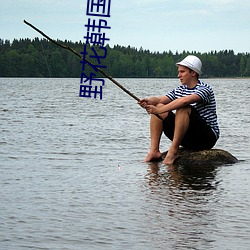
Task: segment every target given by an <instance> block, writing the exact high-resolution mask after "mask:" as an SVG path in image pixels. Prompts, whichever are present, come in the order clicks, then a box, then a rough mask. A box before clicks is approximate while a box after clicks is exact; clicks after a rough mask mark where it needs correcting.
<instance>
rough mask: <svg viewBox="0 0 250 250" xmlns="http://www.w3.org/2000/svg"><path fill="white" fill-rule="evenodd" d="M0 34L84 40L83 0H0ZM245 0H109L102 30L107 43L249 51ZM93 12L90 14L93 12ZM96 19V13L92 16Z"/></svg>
mask: <svg viewBox="0 0 250 250" xmlns="http://www.w3.org/2000/svg"><path fill="white" fill-rule="evenodd" d="M0 4H1V5H0V38H2V39H9V40H12V39H14V38H17V39H19V38H34V37H41V35H39V34H38V33H36V32H35V31H34V30H32V29H31V28H30V27H28V26H27V25H25V24H24V23H23V19H25V20H27V21H28V22H30V23H32V24H33V25H34V26H36V27H38V28H39V29H41V30H42V31H43V32H44V33H46V34H48V35H49V36H51V37H52V38H55V39H60V40H65V39H67V40H71V41H73V42H75V41H79V40H81V41H84V40H85V39H83V37H84V36H85V35H86V34H87V30H86V27H84V25H85V24H86V23H87V19H88V16H86V6H87V0H0ZM249 13H250V1H249V0H237V1H234V0H183V1H176V0H111V17H109V18H106V20H107V21H108V25H109V26H110V27H111V29H110V30H105V34H106V37H108V38H110V42H109V44H110V45H111V46H113V45H116V44H119V45H123V46H128V45H130V46H132V47H136V48H138V49H139V48H140V47H142V48H143V49H149V50H150V51H152V52H154V51H159V52H163V51H169V50H171V51H172V52H174V53H175V52H176V51H179V52H182V51H183V50H186V51H187V50H188V51H194V50H195V51H199V52H210V51H212V50H213V51H214V50H217V51H218V50H225V49H232V50H234V51H235V52H236V53H238V52H250V42H249V41H250V14H249ZM92 18H93V17H92ZM96 19H97V20H98V19H99V18H98V17H96Z"/></svg>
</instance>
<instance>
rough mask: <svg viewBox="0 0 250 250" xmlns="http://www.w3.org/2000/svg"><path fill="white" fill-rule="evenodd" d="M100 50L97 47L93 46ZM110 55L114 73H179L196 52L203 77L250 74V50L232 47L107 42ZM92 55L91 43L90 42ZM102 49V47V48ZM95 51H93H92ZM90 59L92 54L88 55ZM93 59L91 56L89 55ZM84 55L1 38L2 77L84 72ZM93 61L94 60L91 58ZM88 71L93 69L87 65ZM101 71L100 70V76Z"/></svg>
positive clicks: (45, 42)
mask: <svg viewBox="0 0 250 250" xmlns="http://www.w3.org/2000/svg"><path fill="white" fill-rule="evenodd" d="M58 42H60V43H63V44H64V45H67V46H69V47H71V48H73V49H75V50H76V51H78V52H82V51H83V50H84V44H83V43H82V42H81V41H80V42H72V41H67V40H65V41H64V42H62V41H58ZM94 48H95V49H96V51H98V47H94ZM105 48H106V52H107V56H106V58H105V59H103V60H102V63H103V65H105V66H106V68H105V69H104V71H105V72H107V73H108V74H109V75H112V76H113V77H117V78H119V77H166V78H167V77H176V76H177V68H176V66H175V63H176V62H178V61H180V60H182V59H183V58H184V57H185V56H187V55H189V54H193V55H196V56H198V57H199V58H200V59H201V60H202V63H203V77H249V76H250V53H238V54H235V53H234V51H233V50H223V51H211V52H207V53H199V52H196V51H191V52H190V51H183V52H178V51H176V52H175V53H173V52H172V51H166V52H163V53H159V52H150V51H149V50H144V49H143V48H140V49H137V48H134V47H130V46H128V47H124V46H120V45H116V46H114V47H113V48H111V47H110V46H109V45H106V46H105ZM87 51H88V53H89V55H90V54H91V47H90V46H87ZM99 51H100V49H99ZM92 54H93V52H92ZM88 59H89V58H88ZM90 59H91V58H90ZM80 61H81V59H80V58H78V57H76V56H75V55H74V54H73V53H71V52H69V51H67V50H64V49H62V48H59V47H57V46H56V45H54V44H53V43H51V42H49V41H48V40H46V39H39V38H35V39H32V40H31V39H29V38H26V39H19V40H17V39H14V40H13V41H12V42H10V40H3V39H0V77H65V78H66V77H69V78H70V77H76V78H79V77H80V76H81V72H82V66H83V65H82V64H80ZM90 61H91V60H90ZM84 72H85V74H86V75H87V74H89V72H93V69H91V67H87V66H85V69H84ZM99 76H100V75H98V74H97V77H99Z"/></svg>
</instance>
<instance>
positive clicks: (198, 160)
mask: <svg viewBox="0 0 250 250" xmlns="http://www.w3.org/2000/svg"><path fill="white" fill-rule="evenodd" d="M166 154H167V152H165V153H163V158H164V157H165V156H166ZM237 161H238V160H237V158H236V157H234V156H233V155H232V154H230V153H229V152H227V151H225V150H223V149H209V150H202V151H194V150H187V149H183V148H182V149H180V151H179V158H178V159H177V160H176V161H175V162H174V164H175V165H191V164H195V165H213V166H217V165H222V164H232V163H236V162H237Z"/></svg>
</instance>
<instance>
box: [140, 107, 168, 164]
mask: <svg viewBox="0 0 250 250" xmlns="http://www.w3.org/2000/svg"><path fill="white" fill-rule="evenodd" d="M162 105H163V104H158V105H157V107H160V106H162ZM167 115H168V113H164V114H161V115H160V116H161V117H162V118H163V119H165V118H166V117H167ZM162 130H163V124H162V120H160V119H159V118H158V117H157V116H155V115H151V119H150V151H149V153H148V155H147V156H146V158H145V160H144V161H145V162H149V161H153V160H157V159H159V158H161V152H160V149H159V146H160V140H161V135H162Z"/></svg>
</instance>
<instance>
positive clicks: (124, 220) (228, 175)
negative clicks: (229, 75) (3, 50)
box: [0, 79, 250, 250]
mask: <svg viewBox="0 0 250 250" xmlns="http://www.w3.org/2000/svg"><path fill="white" fill-rule="evenodd" d="M118 81H119V82H121V83H122V84H124V85H125V86H126V87H127V88H128V89H130V90H131V91H132V92H133V93H134V94H136V95H137V96H138V97H144V96H150V95H161V94H164V93H165V92H166V91H168V90H171V89H172V88H174V87H175V86H177V85H178V84H179V82H178V80H177V79H120V80H119V79H118ZM205 82H207V83H209V84H210V85H211V86H212V87H213V88H214V91H215V94H216V97H217V105H218V116H219V124H220V128H221V137H220V139H219V141H218V142H217V144H216V148H222V149H225V150H227V151H229V152H231V153H232V154H233V155H234V156H236V157H237V158H238V159H239V160H240V162H239V163H237V164H235V165H224V166H220V167H216V168H215V167H213V166H209V167H206V168H204V167H200V168H197V167H196V166H189V167H186V168H177V167H172V168H168V167H166V166H164V165H161V164H158V165H157V164H154V165H152V164H146V163H143V162H142V160H143V159H144V157H145V155H146V153H147V151H148V147H149V130H148V122H149V116H148V115H147V114H146V113H145V112H144V110H142V109H141V108H140V107H139V106H138V105H137V104H136V102H135V101H134V100H133V99H132V98H131V97H130V96H128V95H127V94H125V93H124V92H122V91H121V90H120V89H118V88H117V87H116V86H114V84H113V83H111V82H110V81H108V80H106V83H105V87H104V92H103V100H98V99H94V98H91V99H87V98H79V97H78V90H79V79H0V119H1V120H0V131H1V140H0V164H1V167H0V184H1V189H0V197H1V202H0V249H60V250H61V249H70V250H71V249H249V246H250V210H249V207H250V195H249V191H250V184H249V183H250V152H249V148H250V99H249V94H250V79H208V80H206V81H205ZM169 145H170V143H169V142H168V141H167V139H166V140H164V141H163V143H162V145H161V148H162V150H167V149H168V147H169Z"/></svg>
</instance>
